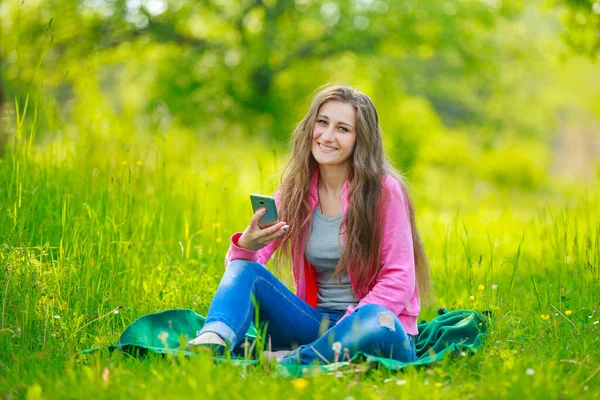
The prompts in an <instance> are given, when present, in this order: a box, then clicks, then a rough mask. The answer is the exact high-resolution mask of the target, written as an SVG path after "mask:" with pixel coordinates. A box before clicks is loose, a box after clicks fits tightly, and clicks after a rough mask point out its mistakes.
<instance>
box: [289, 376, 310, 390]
mask: <svg viewBox="0 0 600 400" xmlns="http://www.w3.org/2000/svg"><path fill="white" fill-rule="evenodd" d="M292 385H294V387H295V388H296V389H298V390H304V389H306V388H307V386H308V381H307V380H306V379H304V378H298V379H294V380H293V381H292Z"/></svg>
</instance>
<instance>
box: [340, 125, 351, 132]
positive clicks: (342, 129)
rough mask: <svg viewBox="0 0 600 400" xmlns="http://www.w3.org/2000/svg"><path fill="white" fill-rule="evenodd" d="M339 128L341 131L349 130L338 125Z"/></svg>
mask: <svg viewBox="0 0 600 400" xmlns="http://www.w3.org/2000/svg"><path fill="white" fill-rule="evenodd" d="M340 129H341V131H342V132H349V131H348V129H346V128H344V127H343V126H340Z"/></svg>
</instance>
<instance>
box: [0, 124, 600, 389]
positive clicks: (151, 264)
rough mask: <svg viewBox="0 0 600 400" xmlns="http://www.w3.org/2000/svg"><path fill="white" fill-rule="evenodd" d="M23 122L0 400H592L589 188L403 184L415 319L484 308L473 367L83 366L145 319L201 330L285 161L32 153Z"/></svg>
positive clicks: (227, 147)
mask: <svg viewBox="0 0 600 400" xmlns="http://www.w3.org/2000/svg"><path fill="white" fill-rule="evenodd" d="M20 118H22V117H18V118H17V122H18V127H17V128H18V129H17V132H16V136H15V138H14V141H12V139H11V144H10V147H9V148H8V149H7V151H6V153H5V154H4V155H3V156H2V158H1V159H0V188H1V190H0V287H1V288H0V293H1V294H2V295H1V297H0V300H1V302H2V327H1V329H2V331H1V334H0V394H2V397H3V398H20V397H26V398H28V399H36V398H94V399H96V398H119V397H121V398H131V397H135V398H176V397H187V396H194V397H198V398H202V397H204V396H208V397H214V398H252V399H256V400H258V399H262V398H269V399H273V398H275V399H276V398H283V397H286V398H290V399H292V398H315V399H319V398H327V399H334V398H354V399H367V398H379V397H384V398H411V397H419V398H425V397H427V398H441V397H444V398H446V397H447V398H459V397H486V398H496V397H509V398H519V397H520V398H579V397H581V398H600V324H599V322H598V321H599V320H600V304H599V302H600V284H599V283H600V268H599V267H600V198H599V194H598V193H600V191H598V190H597V189H598V188H597V187H595V188H592V187H588V188H587V189H581V190H579V189H576V188H575V189H573V188H566V187H562V188H559V187H557V186H556V185H554V186H547V187H546V188H544V189H541V190H537V191H536V192H535V193H524V192H521V191H515V190H509V189H502V190H501V189H496V188H493V187H491V186H486V185H485V184H483V183H481V182H479V183H477V182H476V184H475V185H473V182H469V181H468V180H461V179H459V178H457V177H456V176H455V175H456V173H455V172H452V171H437V170H436V169H435V168H430V169H425V170H422V171H412V175H411V176H412V177H413V179H412V180H413V182H412V183H413V186H414V188H415V198H416V203H417V214H418V224H419V228H420V231H421V233H422V236H423V238H424V241H425V247H426V249H427V252H428V255H429V258H430V261H431V265H432V270H433V279H434V288H435V296H434V300H433V302H432V303H431V304H430V305H428V306H426V307H425V308H424V310H423V312H422V315H421V319H431V318H432V317H433V316H435V314H436V309H437V308H440V307H445V308H448V309H456V308H474V309H478V310H484V309H489V310H493V319H492V323H491V324H490V326H489V332H490V334H489V336H488V338H487V340H486V343H485V346H484V347H483V349H482V350H481V351H480V352H479V353H477V354H476V355H474V356H468V355H467V356H462V357H461V356H459V357H458V358H455V359H452V360H448V359H447V360H444V361H443V362H440V363H438V364H435V365H432V366H430V367H428V368H408V369H406V370H404V371H401V372H390V371H388V370H385V369H379V370H377V369H370V370H368V371H363V372H360V373H344V374H341V375H337V376H336V375H330V374H319V375H316V376H311V375H307V376H305V377H302V378H298V379H294V378H285V377H281V376H275V375H274V374H273V373H272V371H273V369H272V366H269V365H268V364H267V363H262V364H260V365H258V366H255V367H251V368H244V367H237V366H231V365H223V364H220V365H214V364H213V362H212V361H211V360H210V359H208V358H206V357H199V358H194V359H180V358H162V357H150V358H149V359H146V360H139V359H133V358H129V357H126V356H123V355H121V354H118V353H115V354H113V355H109V354H108V353H97V354H93V355H82V354H81V351H82V350H83V349H88V348H92V347H96V346H102V345H107V344H112V343H114V342H116V340H117V338H118V336H119V334H120V333H121V332H122V331H123V329H124V328H125V327H126V326H128V325H129V324H130V323H131V322H132V321H133V320H135V319H136V318H137V317H139V316H141V315H143V314H146V313H150V312H154V311H159V310H164V309H169V308H176V307H182V308H192V309H194V310H195V311H197V312H198V313H200V314H204V315H205V314H206V311H207V310H208V306H209V303H210V300H211V297H212V295H213V293H214V291H215V289H216V287H217V284H218V282H219V278H220V276H221V275H222V273H223V270H224V265H223V258H224V254H225V251H226V249H227V246H228V238H229V236H230V235H231V233H233V232H235V231H239V230H243V229H244V227H245V226H246V224H247V222H248V221H249V218H250V215H251V210H250V203H249V200H248V193H250V192H263V193H269V192H270V191H271V190H272V189H273V188H274V187H275V185H276V182H277V180H276V179H273V178H272V177H273V176H276V175H275V171H276V169H277V168H279V167H280V166H281V160H282V157H281V154H280V153H281V151H275V150H274V148H273V147H272V146H270V145H264V144H261V143H247V144H243V143H240V142H237V143H232V142H226V141H223V142H211V143H207V142H203V141H202V140H200V139H196V138H194V137H193V136H192V135H183V134H182V135H176V134H172V135H165V136H163V135H154V136H152V137H150V138H148V137H145V138H144V137H136V136H135V135H134V134H130V135H121V136H115V138H108V137H103V136H101V135H81V136H78V135H77V134H66V133H65V134H64V135H57V137H56V138H53V139H49V138H37V139H36V138H35V135H36V133H35V129H34V128H32V127H30V126H29V125H28V124H27V123H26V122H23V121H21V119H20ZM32 126H33V125H32ZM93 128H94V127H90V129H92V130H93ZM474 188H475V189H474ZM282 279H284V280H286V282H288V283H290V280H289V276H282Z"/></svg>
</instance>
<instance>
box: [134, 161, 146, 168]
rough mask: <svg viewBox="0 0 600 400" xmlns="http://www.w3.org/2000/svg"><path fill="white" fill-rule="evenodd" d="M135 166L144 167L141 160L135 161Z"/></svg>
mask: <svg viewBox="0 0 600 400" xmlns="http://www.w3.org/2000/svg"><path fill="white" fill-rule="evenodd" d="M135 165H137V166H138V167H141V166H142V165H144V162H143V161H142V160H137V161H136V162H135Z"/></svg>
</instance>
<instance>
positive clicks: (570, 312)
mask: <svg viewBox="0 0 600 400" xmlns="http://www.w3.org/2000/svg"><path fill="white" fill-rule="evenodd" d="M571 314H573V311H571V310H567V311H565V315H566V316H567V317H568V316H569V315H571Z"/></svg>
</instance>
